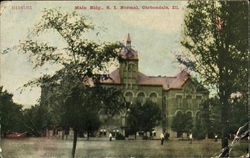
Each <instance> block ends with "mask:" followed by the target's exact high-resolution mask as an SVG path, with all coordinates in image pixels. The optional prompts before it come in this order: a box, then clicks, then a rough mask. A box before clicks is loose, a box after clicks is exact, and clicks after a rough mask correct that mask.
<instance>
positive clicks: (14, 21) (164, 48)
mask: <svg viewBox="0 0 250 158" xmlns="http://www.w3.org/2000/svg"><path fill="white" fill-rule="evenodd" d="M22 6H25V7H26V9H20V7H22ZM75 6H85V7H87V9H86V10H75ZM90 6H98V7H101V8H103V9H102V10H93V9H89V8H90ZM107 6H109V7H110V8H113V7H114V6H116V7H117V8H119V7H120V6H137V7H138V8H139V9H138V10H135V9H124V10H122V9H116V10H114V9H110V10H107V9H105V8H106V7H107ZM143 6H167V7H169V9H142V7H143ZM172 6H177V7H178V9H172ZM185 6H186V1H179V2H175V1H165V2H164V1H159V2H157V1H148V2H147V1H144V2H138V1H137V2H136V1H124V2H122V1H121V2H114V1H102V2H96V1H95V2H91V1H87V2H86V1H85V2H84V1H81V2H67V1H60V2H58V1H51V2H48V1H46V2H41V1H40V2H28V1H27V2H1V10H0V13H1V16H0V51H1V53H0V57H1V58H0V61H1V62H0V85H2V86H3V87H4V89H6V90H7V91H9V92H10V93H12V94H13V95H14V96H13V99H14V101H15V102H17V103H19V104H22V105H24V107H25V108H28V107H30V106H31V105H34V104H37V101H38V99H39V97H40V93H41V92H40V88H39V87H33V88H25V89H24V90H23V91H22V93H21V89H23V85H24V84H25V83H27V82H28V81H30V80H33V79H35V78H38V77H39V76H41V75H43V74H45V73H52V72H54V71H55V70H56V67H55V66H52V65H46V66H45V67H42V68H39V69H33V65H32V63H31V62H30V61H29V57H28V56H27V55H26V54H23V53H22V52H18V51H17V50H15V47H16V46H17V45H18V43H19V42H20V41H23V40H25V39H27V35H28V33H29V31H30V30H32V28H34V25H35V24H36V23H37V22H39V20H40V19H41V16H42V14H43V12H42V11H43V9H44V8H60V9H62V10H64V11H68V12H73V11H76V12H77V13H78V14H80V15H82V16H86V17H87V18H88V19H89V20H90V21H91V22H92V23H93V24H94V26H95V29H94V30H93V32H90V33H88V34H87V37H88V38H89V39H91V40H93V41H96V42H117V41H119V42H123V43H124V42H125V41H126V38H127V34H128V33H129V34H130V37H131V40H132V47H133V48H134V49H135V50H137V51H138V55H139V71H141V72H142V73H144V74H146V75H156V76H158V75H164V76H174V75H176V74H177V73H178V72H180V70H181V67H180V66H179V64H178V63H177V61H176V58H175V56H176V54H177V53H179V52H181V51H183V48H182V46H181V45H180V40H181V32H182V28H183V19H184V14H185ZM18 8H19V9H18ZM97 32H98V34H97ZM38 40H41V41H48V42H49V43H52V44H54V45H56V46H63V45H64V42H63V41H62V39H61V38H60V37H59V35H58V34H56V33H55V32H47V33H45V34H42V35H41V36H40V37H39V38H38ZM7 48H11V49H10V50H9V51H4V50H6V49H7Z"/></svg>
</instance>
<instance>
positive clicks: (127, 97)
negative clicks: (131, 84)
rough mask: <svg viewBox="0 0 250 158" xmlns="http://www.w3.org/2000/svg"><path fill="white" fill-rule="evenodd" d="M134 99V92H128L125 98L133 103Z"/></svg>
mask: <svg viewBox="0 0 250 158" xmlns="http://www.w3.org/2000/svg"><path fill="white" fill-rule="evenodd" d="M132 99H133V94H132V93H131V92H126V93H125V100H126V102H129V103H131V102H132Z"/></svg>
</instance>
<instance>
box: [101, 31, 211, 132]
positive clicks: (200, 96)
mask: <svg viewBox="0 0 250 158" xmlns="http://www.w3.org/2000/svg"><path fill="white" fill-rule="evenodd" d="M120 55H121V57H122V60H121V62H120V66H119V68H117V69H116V70H115V71H113V72H112V73H110V74H109V75H108V78H106V79H105V80H102V81H101V84H102V85H103V86H106V87H115V88H119V89H122V90H123V91H124V97H125V99H126V100H127V101H129V102H131V103H133V102H135V101H140V102H142V103H143V102H146V100H151V101H153V102H155V103H157V105H159V107H160V108H161V109H162V112H163V118H164V119H163V121H162V123H161V126H159V127H156V128H155V131H156V134H157V135H158V136H159V134H160V133H161V132H162V131H164V130H167V131H168V132H169V133H170V136H176V134H174V133H172V132H171V128H170V127H171V123H172V118H173V116H175V115H176V114H177V113H178V112H180V113H188V114H190V115H192V117H193V118H194V119H193V120H195V118H197V117H198V115H199V112H200V104H201V102H202V101H203V100H205V99H207V98H208V91H207V90H206V89H205V88H203V86H201V85H199V84H198V83H197V82H195V81H194V80H192V79H191V76H190V75H189V74H188V73H187V72H186V71H185V70H183V71H181V72H180V73H178V74H177V75H176V76H173V77H167V76H147V75H145V74H143V73H141V72H139V70H138V65H139V58H138V52H137V51H135V50H134V49H132V47H131V39H130V36H129V35H128V38H127V42H126V45H125V47H124V48H123V49H122V51H121V53H120ZM121 117H122V118H121ZM124 119H125V118H123V116H117V117H116V118H115V119H113V120H110V121H108V120H106V121H107V125H106V126H105V125H104V127H103V129H102V130H111V131H112V130H114V131H116V130H122V128H123V127H124V126H125V120H124ZM105 128H109V129H105Z"/></svg>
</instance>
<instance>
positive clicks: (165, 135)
mask: <svg viewBox="0 0 250 158" xmlns="http://www.w3.org/2000/svg"><path fill="white" fill-rule="evenodd" d="M164 138H165V140H166V141H167V140H168V138H169V133H168V132H166V133H165V134H164Z"/></svg>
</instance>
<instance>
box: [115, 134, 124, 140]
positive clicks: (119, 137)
mask: <svg viewBox="0 0 250 158" xmlns="http://www.w3.org/2000/svg"><path fill="white" fill-rule="evenodd" d="M115 139H116V140H125V137H124V136H123V135H122V134H121V133H117V134H116V137H115Z"/></svg>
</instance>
